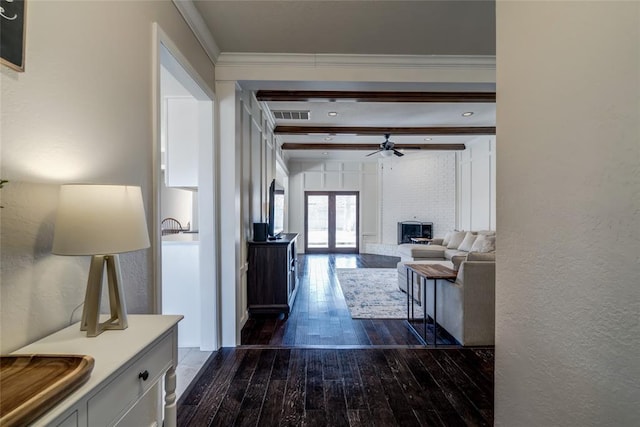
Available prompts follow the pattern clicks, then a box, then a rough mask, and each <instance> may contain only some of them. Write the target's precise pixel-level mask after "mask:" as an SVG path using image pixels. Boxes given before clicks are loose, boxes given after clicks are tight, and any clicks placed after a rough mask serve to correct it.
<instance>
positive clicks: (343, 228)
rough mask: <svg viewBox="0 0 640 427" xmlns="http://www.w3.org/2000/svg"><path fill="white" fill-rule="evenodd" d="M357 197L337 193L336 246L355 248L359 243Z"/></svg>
mask: <svg viewBox="0 0 640 427" xmlns="http://www.w3.org/2000/svg"><path fill="white" fill-rule="evenodd" d="M357 212H358V209H357V198H356V196H355V194H349V195H339V194H336V245H335V247H336V248H355V247H356V243H357V239H358V236H357V227H356V222H357V220H358V218H357Z"/></svg>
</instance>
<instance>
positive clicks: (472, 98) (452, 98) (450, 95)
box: [256, 90, 496, 103]
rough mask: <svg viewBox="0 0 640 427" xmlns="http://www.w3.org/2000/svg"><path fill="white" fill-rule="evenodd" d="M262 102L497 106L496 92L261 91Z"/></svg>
mask: <svg viewBox="0 0 640 427" xmlns="http://www.w3.org/2000/svg"><path fill="white" fill-rule="evenodd" d="M256 98H257V99H258V101H274V102H277V101H279V102H308V101H338V100H350V101H355V102H442V103H445V102H446V103H455V102H469V103H474V102H484V103H494V102H496V93H495V92H391V91H382V92H381V91H377V92H362V91H327V90H321V91H314V90H259V91H258V92H257V93H256Z"/></svg>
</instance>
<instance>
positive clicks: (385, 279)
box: [336, 268, 407, 319]
mask: <svg viewBox="0 0 640 427" xmlns="http://www.w3.org/2000/svg"><path fill="white" fill-rule="evenodd" d="M336 274H337V276H338V281H339V282H340V287H341V288H342V293H343V294H344V299H345V300H346V302H347V306H348V307H349V311H350V312H351V317H352V318H354V319H405V318H406V317H407V294H405V293H404V292H402V291H401V290H400V289H398V271H397V270H396V269H395V268H338V269H336Z"/></svg>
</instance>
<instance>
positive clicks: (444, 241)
mask: <svg viewBox="0 0 640 427" xmlns="http://www.w3.org/2000/svg"><path fill="white" fill-rule="evenodd" d="M449 239H451V231H447V233H446V234H445V235H444V239H442V246H444V247H445V248H446V247H447V245H448V244H449Z"/></svg>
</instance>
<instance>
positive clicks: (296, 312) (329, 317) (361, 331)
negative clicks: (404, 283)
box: [242, 254, 457, 346]
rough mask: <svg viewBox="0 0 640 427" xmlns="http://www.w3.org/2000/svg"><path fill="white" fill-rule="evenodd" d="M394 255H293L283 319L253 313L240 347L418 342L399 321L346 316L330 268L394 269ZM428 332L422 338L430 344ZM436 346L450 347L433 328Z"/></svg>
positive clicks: (443, 333) (442, 333)
mask: <svg viewBox="0 0 640 427" xmlns="http://www.w3.org/2000/svg"><path fill="white" fill-rule="evenodd" d="M398 261H400V259H399V258H396V257H390V256H384V255H372V254H359V255H346V254H345V255H341V254H330V255H299V256H298V295H297V296H296V302H295V303H294V305H293V309H292V312H291V314H290V315H289V318H288V319H287V320H285V319H284V316H273V315H271V316H259V317H258V316H254V317H252V318H250V319H249V320H248V321H247V323H246V324H245V326H244V328H243V330H242V344H243V345H277V346H309V345H315V346H318V345H330V346H360V345H365V346H370V345H420V341H418V339H417V338H416V336H415V335H414V334H413V333H412V332H411V331H410V330H409V329H408V328H407V325H406V323H405V321H404V320H402V319H352V318H351V314H350V313H349V309H348V307H347V303H346V302H345V300H344V296H343V295H342V290H341V289H340V284H339V283H338V280H337V278H336V268H396V264H397V263H398ZM432 336H433V335H432V332H431V330H430V329H428V331H427V338H428V339H429V342H432V341H430V340H432ZM438 344H445V345H447V344H448V345H456V344H457V342H456V341H455V339H454V338H452V337H451V336H450V335H449V334H448V333H447V332H446V331H445V330H443V329H441V328H438Z"/></svg>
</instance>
